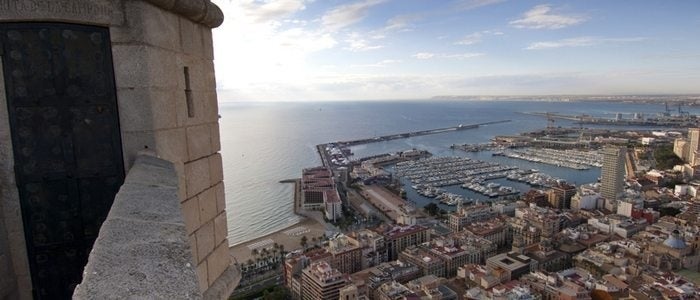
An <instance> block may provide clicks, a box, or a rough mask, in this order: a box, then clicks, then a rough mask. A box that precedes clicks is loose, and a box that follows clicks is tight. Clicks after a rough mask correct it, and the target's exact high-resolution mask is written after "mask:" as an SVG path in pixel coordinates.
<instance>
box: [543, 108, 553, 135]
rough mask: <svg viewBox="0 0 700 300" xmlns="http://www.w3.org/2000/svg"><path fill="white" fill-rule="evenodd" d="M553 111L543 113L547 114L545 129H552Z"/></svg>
mask: <svg viewBox="0 0 700 300" xmlns="http://www.w3.org/2000/svg"><path fill="white" fill-rule="evenodd" d="M554 113H555V112H550V111H548V112H546V113H545V115H547V131H552V130H553V129H554V117H553V116H552V114H554Z"/></svg>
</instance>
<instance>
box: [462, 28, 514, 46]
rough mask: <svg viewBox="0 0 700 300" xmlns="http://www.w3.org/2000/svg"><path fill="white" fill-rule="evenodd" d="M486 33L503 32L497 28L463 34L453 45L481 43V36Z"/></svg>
mask: <svg viewBox="0 0 700 300" xmlns="http://www.w3.org/2000/svg"><path fill="white" fill-rule="evenodd" d="M488 35H503V32H501V31H498V30H484V31H478V32H474V33H471V34H468V35H466V36H464V37H463V38H462V39H461V40H459V41H457V42H455V45H474V44H478V43H481V41H482V40H483V38H484V37H485V36H488Z"/></svg>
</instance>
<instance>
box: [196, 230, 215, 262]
mask: <svg viewBox="0 0 700 300" xmlns="http://www.w3.org/2000/svg"><path fill="white" fill-rule="evenodd" d="M194 234H195V236H196V237H197V256H198V257H199V261H200V262H202V261H203V260H204V259H205V258H206V257H207V255H209V253H211V251H212V250H214V246H215V245H214V222H213V221H210V222H208V223H206V224H204V225H202V227H200V228H199V229H198V230H197V231H196V232H195V233H194Z"/></svg>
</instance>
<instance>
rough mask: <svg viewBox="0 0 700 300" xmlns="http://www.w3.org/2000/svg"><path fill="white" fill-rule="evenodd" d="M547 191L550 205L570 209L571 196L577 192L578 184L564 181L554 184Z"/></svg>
mask: <svg viewBox="0 0 700 300" xmlns="http://www.w3.org/2000/svg"><path fill="white" fill-rule="evenodd" d="M546 193H547V200H548V202H549V205H551V206H552V207H554V208H558V209H569V208H571V198H572V197H573V196H574V195H575V194H576V186H574V185H571V184H567V183H562V184H558V185H555V186H552V187H551V188H549V189H548V190H547V191H546Z"/></svg>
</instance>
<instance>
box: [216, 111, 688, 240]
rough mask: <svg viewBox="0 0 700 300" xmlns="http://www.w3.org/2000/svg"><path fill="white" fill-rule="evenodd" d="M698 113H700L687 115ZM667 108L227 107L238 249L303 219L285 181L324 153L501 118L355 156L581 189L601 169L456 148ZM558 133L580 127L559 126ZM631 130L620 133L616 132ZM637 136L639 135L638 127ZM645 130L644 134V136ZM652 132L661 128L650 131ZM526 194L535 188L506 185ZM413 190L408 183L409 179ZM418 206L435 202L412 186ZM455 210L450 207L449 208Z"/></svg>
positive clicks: (225, 143)
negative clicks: (490, 164) (420, 159)
mask: <svg viewBox="0 0 700 300" xmlns="http://www.w3.org/2000/svg"><path fill="white" fill-rule="evenodd" d="M683 109H684V110H685V111H689V112H690V113H691V114H698V113H700V108H695V107H684V108H683ZM664 110H665V107H664V103H663V102H660V103H658V104H632V103H620V102H595V103H591V102H546V101H435V100H425V101H416V100H411V101H398V100H397V101H358V102H222V103H220V104H219V114H220V115H221V118H220V120H219V121H220V132H221V147H222V149H221V152H222V156H223V165H224V184H225V186H226V210H227V214H228V215H227V217H228V222H229V224H228V225H229V226H228V230H229V232H228V234H229V236H228V238H229V243H230V244H231V245H236V244H240V243H244V242H246V241H249V240H252V239H255V238H257V237H260V236H264V235H266V234H269V233H273V232H275V231H278V230H281V229H284V228H286V227H289V226H292V225H294V224H296V223H298V222H299V221H300V217H299V216H297V215H295V214H294V212H293V207H292V201H293V184H290V183H280V181H282V180H285V179H293V178H298V177H300V176H301V170H302V169H303V168H309V167H314V166H319V165H320V164H321V162H320V159H319V156H318V154H317V152H316V147H315V146H316V145H317V144H322V143H327V142H333V141H344V140H354V139H362V138H371V137H376V136H381V135H388V134H395V133H404V132H410V131H417V130H425V129H433V128H441V127H450V126H457V125H459V124H464V125H467V124H476V123H484V122H491V121H499V120H510V122H507V123H500V124H491V125H486V126H481V127H479V128H476V129H468V130H460V131H452V132H447V133H441V134H434V135H426V136H418V137H411V138H407V139H399V140H391V141H385V142H379V143H372V144H365V145H360V146H356V147H353V148H352V149H351V150H352V152H353V157H354V158H361V157H366V156H371V155H376V154H382V153H388V152H395V151H403V150H408V149H422V150H427V151H430V152H431V153H432V154H433V155H435V156H467V157H470V158H473V159H479V160H484V161H495V162H498V163H500V164H502V165H511V166H518V167H520V168H522V169H538V170H540V172H543V173H547V174H549V175H551V176H554V177H558V178H562V179H565V180H567V181H568V182H570V183H574V184H577V185H580V184H585V183H591V182H595V181H596V179H597V178H598V177H599V176H600V169H599V168H591V169H589V170H583V171H581V170H573V169H568V168H564V167H556V166H550V165H545V164H539V163H532V162H526V161H522V160H517V159H510V158H506V157H493V156H491V154H490V153H488V152H480V153H466V152H463V151H460V150H452V149H450V146H451V145H452V144H464V143H470V144H473V143H484V142H488V141H489V140H490V139H491V138H493V137H494V136H496V135H514V134H518V133H520V132H526V131H533V130H538V129H543V128H545V127H546V126H547V120H546V118H544V117H539V116H533V115H527V114H523V112H553V113H554V112H556V113H558V114H568V115H581V114H588V115H593V116H598V117H607V118H614V117H616V115H617V114H622V115H621V116H622V117H623V118H632V116H633V115H634V114H635V113H641V114H643V115H644V116H653V115H656V114H658V113H661V112H663V111H664ZM554 125H555V126H562V127H571V126H578V125H575V124H573V123H572V122H570V121H564V120H556V121H555V123H554ZM614 128H618V129H623V128H620V127H614ZM630 129H634V128H630ZM639 129H642V128H639ZM643 129H648V130H652V129H655V128H649V127H644V128H643ZM496 182H499V183H502V184H504V185H508V186H513V187H516V188H518V189H520V190H521V191H522V192H525V191H526V190H527V186H525V185H524V184H523V185H520V184H516V183H513V182H505V179H502V181H496ZM404 183H405V184H407V185H408V182H407V181H404ZM446 189H447V190H448V191H451V192H457V193H462V194H465V193H466V194H465V195H466V196H468V197H470V198H478V197H479V196H480V195H477V194H474V193H471V192H466V190H463V189H461V188H460V187H458V186H454V187H448V188H446ZM406 190H407V191H409V193H408V197H409V199H410V200H411V201H413V202H414V203H415V204H416V205H417V206H422V205H425V204H427V203H428V202H430V201H431V200H430V199H428V198H424V197H422V196H419V195H417V194H415V193H414V192H413V191H412V189H411V188H410V187H407V188H406ZM445 208H446V209H449V207H445Z"/></svg>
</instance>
